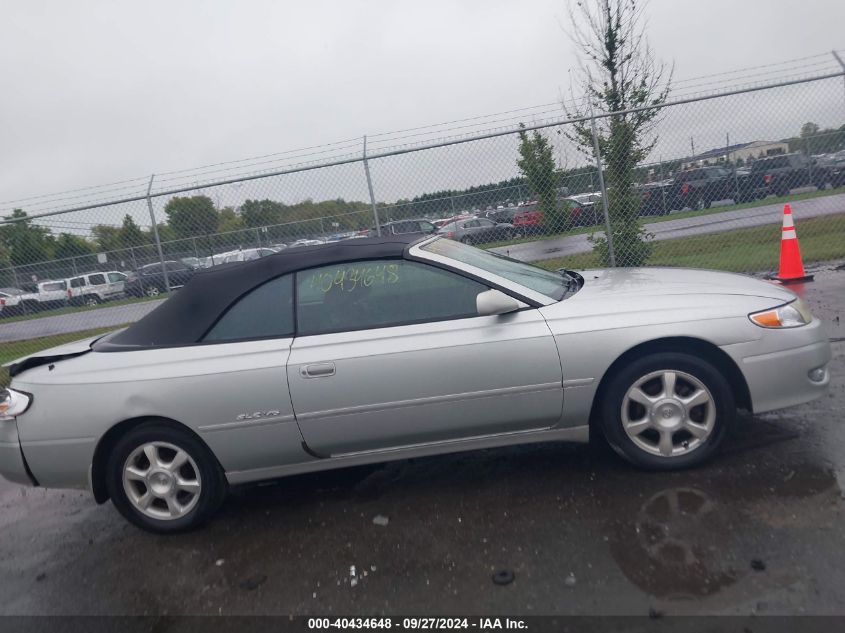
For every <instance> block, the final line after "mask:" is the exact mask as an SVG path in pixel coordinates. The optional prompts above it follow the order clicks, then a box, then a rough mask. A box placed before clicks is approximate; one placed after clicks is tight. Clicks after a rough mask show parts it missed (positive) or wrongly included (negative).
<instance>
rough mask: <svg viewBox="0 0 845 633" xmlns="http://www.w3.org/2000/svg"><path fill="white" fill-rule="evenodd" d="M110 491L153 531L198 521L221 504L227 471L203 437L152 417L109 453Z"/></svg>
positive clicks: (129, 515)
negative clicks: (151, 420)
mask: <svg viewBox="0 0 845 633" xmlns="http://www.w3.org/2000/svg"><path fill="white" fill-rule="evenodd" d="M106 478H107V479H106V486H107V488H108V491H109V496H110V497H111V499H112V502H113V503H114V505H115V507H116V508H117V509H118V511H119V512H120V513H121V514H122V515H123V516H124V517H125V518H126V519H127V520H129V521H130V522H131V523H133V524H135V525H136V526H138V527H140V528H141V529H144V530H147V531H149V532H157V533H162V534H167V533H173V532H182V531H185V530H190V529H192V528H195V527H198V526H199V525H201V524H202V523H204V522H205V521H207V520H208V519H209V518H210V517H211V516H212V515H213V514H214V512H215V511H216V510H217V509H218V508H219V507H220V505H221V504H222V502H223V499H224V498H225V495H226V491H227V483H226V477H225V475H224V474H223V470H222V469H221V468H220V465H219V464H218V463H217V460H216V459H215V458H214V456H213V455H212V454H211V452H210V451H209V450H208V448H206V447H205V445H204V444H202V442H200V441H199V440H198V439H197V438H195V437H193V436H192V435H191V434H190V433H188V432H186V431H182V430H180V429H178V428H175V427H173V426H169V425H166V424H162V423H158V422H150V423H147V424H142V425H141V426H138V427H135V428H134V429H132V430H131V431H129V432H128V433H127V434H126V435H124V436H123V437H122V438H120V440H118V442H117V444H116V445H115V446H114V449H113V450H112V452H111V455H110V456H109V461H108V465H107V471H106Z"/></svg>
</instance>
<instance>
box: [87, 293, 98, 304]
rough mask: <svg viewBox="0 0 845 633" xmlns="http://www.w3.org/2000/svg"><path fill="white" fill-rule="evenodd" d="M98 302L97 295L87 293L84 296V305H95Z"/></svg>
mask: <svg viewBox="0 0 845 633" xmlns="http://www.w3.org/2000/svg"><path fill="white" fill-rule="evenodd" d="M99 304H100V298H99V297H98V296H97V295H88V296H87V297H85V305H87V306H97V305H99Z"/></svg>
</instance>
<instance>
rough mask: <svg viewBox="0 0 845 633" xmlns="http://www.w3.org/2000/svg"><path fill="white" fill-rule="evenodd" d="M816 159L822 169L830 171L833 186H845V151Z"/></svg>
mask: <svg viewBox="0 0 845 633" xmlns="http://www.w3.org/2000/svg"><path fill="white" fill-rule="evenodd" d="M814 158H815V159H816V162H817V163H818V165H819V166H820V167H823V168H825V169H827V170H828V173H829V175H830V184H831V186H833V187H834V188H836V187H841V186H843V185H845V150H840V151H838V152H834V153H832V154H826V155H824V156H819V157H814Z"/></svg>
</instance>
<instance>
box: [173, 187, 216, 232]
mask: <svg viewBox="0 0 845 633" xmlns="http://www.w3.org/2000/svg"><path fill="white" fill-rule="evenodd" d="M164 213H165V214H166V215H167V223H168V225H170V227H171V228H172V229H173V232H174V233H175V235H176V237H177V238H180V239H184V238H188V237H199V236H203V235H211V234H212V233H216V232H217V227H218V226H219V224H220V215H219V214H218V213H217V209H215V208H214V202H212V200H211V198H209V197H208V196H191V197H184V198H183V197H179V196H176V197H175V198H171V199H170V200H168V202H167V204H166V205H165V206H164ZM162 240H164V238H163V237H162Z"/></svg>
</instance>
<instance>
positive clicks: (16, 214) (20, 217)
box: [0, 209, 53, 266]
mask: <svg viewBox="0 0 845 633" xmlns="http://www.w3.org/2000/svg"><path fill="white" fill-rule="evenodd" d="M27 217H28V216H27V215H26V212H25V211H23V210H21V209H15V210H14V211H12V215H9V216H6V217H5V219H6V220H14V221H13V222H9V223H8V224H4V225H2V226H0V241H2V243H3V245H4V246H5V247H6V249H7V250H8V253H9V263H11V264H12V265H13V266H23V265H25V264H34V263H36V262H43V261H47V260H49V259H51V258H52V256H53V240H52V239H51V238H52V235H50V229H47V228H44V227H40V226H34V225H33V224H32V223H31V220H29V219H27Z"/></svg>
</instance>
